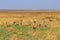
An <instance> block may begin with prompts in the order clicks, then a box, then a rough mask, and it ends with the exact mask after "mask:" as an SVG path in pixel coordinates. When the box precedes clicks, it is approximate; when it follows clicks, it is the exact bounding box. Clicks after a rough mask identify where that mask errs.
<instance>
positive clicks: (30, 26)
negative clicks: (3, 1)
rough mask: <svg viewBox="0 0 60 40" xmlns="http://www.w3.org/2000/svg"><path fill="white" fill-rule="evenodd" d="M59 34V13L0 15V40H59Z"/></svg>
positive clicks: (13, 13)
mask: <svg viewBox="0 0 60 40" xmlns="http://www.w3.org/2000/svg"><path fill="white" fill-rule="evenodd" d="M10 13H11V14H10ZM59 34H60V14H59V13H55V12H54V13H53V12H51V13H50V12H45V13H44V12H5V13H4V12H1V13H0V40H60V35H59ZM2 35H4V36H2Z"/></svg>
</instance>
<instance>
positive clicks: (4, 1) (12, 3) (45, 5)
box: [0, 0, 60, 10]
mask: <svg viewBox="0 0 60 40" xmlns="http://www.w3.org/2000/svg"><path fill="white" fill-rule="evenodd" d="M0 9H20V10H21V9H22V10H23V9H27V10H29V9H30V10H34V9H35V10H40V9H52V10H53V9H60V0H0Z"/></svg>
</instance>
